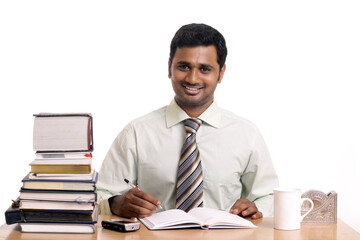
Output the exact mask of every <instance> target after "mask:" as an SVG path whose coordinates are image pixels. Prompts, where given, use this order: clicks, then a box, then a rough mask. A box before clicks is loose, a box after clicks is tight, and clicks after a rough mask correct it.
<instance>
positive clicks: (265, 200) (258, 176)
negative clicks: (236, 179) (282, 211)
mask: <svg viewBox="0 0 360 240" xmlns="http://www.w3.org/2000/svg"><path fill="white" fill-rule="evenodd" d="M252 146H253V147H252V151H251V154H250V156H249V161H248V165H247V167H246V169H245V170H244V172H243V174H242V176H241V183H242V187H243V188H242V193H241V198H240V199H238V200H237V201H236V202H235V203H234V205H233V206H232V207H231V210H230V212H231V213H234V214H239V215H240V216H243V217H251V218H253V219H256V218H261V217H263V216H271V215H272V212H273V197H272V194H273V189H274V188H275V187H277V186H278V178H277V175H276V172H275V169H274V166H273V164H272V161H271V158H270V154H269V151H268V149H267V147H266V144H265V142H264V140H263V138H262V136H261V135H260V133H258V134H257V136H256V138H255V140H254V142H253V145H252Z"/></svg>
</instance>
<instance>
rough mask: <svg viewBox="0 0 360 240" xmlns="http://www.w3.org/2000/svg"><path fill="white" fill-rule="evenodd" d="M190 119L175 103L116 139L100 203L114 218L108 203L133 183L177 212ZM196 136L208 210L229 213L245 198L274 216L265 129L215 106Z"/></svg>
mask: <svg viewBox="0 0 360 240" xmlns="http://www.w3.org/2000/svg"><path fill="white" fill-rule="evenodd" d="M187 118H189V116H188V115H187V114H186V113H185V112H184V111H183V110H182V109H181V108H180V107H179V106H178V105H177V103H176V102H175V100H173V101H172V102H171V103H170V104H169V105H168V106H166V107H163V108H160V109H158V110H156V111H154V112H151V113H149V114H147V115H145V116H143V117H140V118H138V119H136V120H133V121H132V122H130V123H129V124H128V125H127V126H126V127H125V128H124V129H123V130H122V131H121V132H120V134H119V135H118V136H117V137H116V139H115V140H114V142H113V144H112V145H111V147H110V150H109V152H108V153H107V155H106V157H105V159H104V162H103V164H102V166H101V169H100V171H99V180H98V183H97V187H98V204H99V209H100V213H101V214H110V213H111V212H110V208H109V204H108V198H110V197H112V196H114V195H118V194H124V193H125V192H127V191H128V190H129V186H128V185H127V184H126V183H125V182H124V178H127V179H128V180H129V181H131V182H132V183H134V184H136V185H138V187H139V188H140V189H141V190H142V191H145V192H147V193H149V194H151V195H153V196H155V197H156V198H157V199H159V200H160V202H161V204H162V207H163V208H164V210H168V209H172V208H175V191H176V181H177V171H178V164H179V158H180V151H181V148H182V145H183V143H184V140H185V135H186V132H185V128H184V124H183V120H185V119H187ZM199 119H201V120H202V121H203V124H202V125H201V126H200V128H199V130H198V132H197V134H196V142H197V145H198V148H199V152H200V158H201V164H202V169H203V181H204V182H203V184H204V185H203V194H204V195H203V200H204V207H208V208H216V209H223V210H226V211H229V210H230V208H231V207H232V205H233V204H234V203H235V201H236V200H237V199H239V198H247V199H249V200H250V201H254V202H255V203H256V205H257V207H258V209H259V210H260V211H262V212H263V215H264V216H269V215H272V208H273V207H272V205H273V204H272V201H273V198H272V193H273V189H274V188H275V187H277V186H278V178H277V175H276V172H275V169H274V167H273V164H272V161H271V159H270V155H269V152H268V149H267V147H266V145H265V142H264V140H263V138H262V136H261V134H260V132H259V130H258V129H257V128H256V127H255V126H254V125H253V124H252V123H251V122H249V121H248V120H246V119H244V118H241V117H238V116H236V115H234V114H233V113H231V112H229V111H226V110H224V109H221V108H219V107H218V106H217V104H216V103H215V102H214V103H212V105H211V106H210V107H209V108H208V109H207V110H206V111H205V112H203V113H202V114H201V115H200V116H199Z"/></svg>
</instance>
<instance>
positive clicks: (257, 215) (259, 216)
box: [251, 212, 263, 219]
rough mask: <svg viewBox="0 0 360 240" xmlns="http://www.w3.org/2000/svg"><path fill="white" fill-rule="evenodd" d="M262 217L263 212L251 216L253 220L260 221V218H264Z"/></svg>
mask: <svg viewBox="0 0 360 240" xmlns="http://www.w3.org/2000/svg"><path fill="white" fill-rule="evenodd" d="M262 217H263V214H262V212H257V213H255V214H253V215H251V218H252V219H258V218H262Z"/></svg>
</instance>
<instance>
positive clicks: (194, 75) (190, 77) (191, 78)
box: [186, 68, 199, 84]
mask: <svg viewBox="0 0 360 240" xmlns="http://www.w3.org/2000/svg"><path fill="white" fill-rule="evenodd" d="M198 77H199V76H198V72H197V70H196V69H195V68H192V69H191V70H190V71H189V72H188V74H187V76H186V81H187V82H188V83H190V84H195V83H197V82H198Z"/></svg>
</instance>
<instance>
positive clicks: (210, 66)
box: [176, 61, 215, 69]
mask: <svg viewBox="0 0 360 240" xmlns="http://www.w3.org/2000/svg"><path fill="white" fill-rule="evenodd" d="M176 65H187V66H189V65H190V63H189V62H186V61H179V62H177V63H176ZM200 67H202V68H203V67H206V68H211V69H215V68H214V66H212V65H210V64H205V63H202V64H200Z"/></svg>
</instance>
